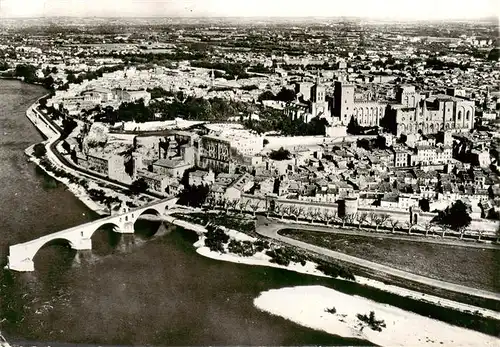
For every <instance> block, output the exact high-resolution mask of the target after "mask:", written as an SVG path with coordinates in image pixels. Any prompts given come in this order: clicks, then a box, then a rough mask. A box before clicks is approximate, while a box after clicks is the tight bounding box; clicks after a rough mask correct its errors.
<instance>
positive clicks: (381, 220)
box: [380, 213, 391, 226]
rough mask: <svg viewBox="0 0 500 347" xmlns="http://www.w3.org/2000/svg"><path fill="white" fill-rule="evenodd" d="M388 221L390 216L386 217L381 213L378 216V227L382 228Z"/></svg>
mask: <svg viewBox="0 0 500 347" xmlns="http://www.w3.org/2000/svg"><path fill="white" fill-rule="evenodd" d="M389 219H391V216H390V215H388V214H387V213H382V214H381V215H380V226H384V225H385V223H386V222H387V221H388V220H389Z"/></svg>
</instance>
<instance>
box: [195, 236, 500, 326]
mask: <svg viewBox="0 0 500 347" xmlns="http://www.w3.org/2000/svg"><path fill="white" fill-rule="evenodd" d="M226 230H227V229H226ZM228 235H229V236H230V237H231V238H233V239H237V240H240V241H244V240H252V239H253V240H255V238H251V237H249V236H248V235H246V234H244V233H241V232H238V231H234V230H231V231H228ZM194 247H195V248H196V252H197V253H198V254H200V255H203V256H205V257H208V258H211V259H215V260H222V261H229V262H233V263H238V264H247V265H258V266H270V267H275V268H281V269H287V270H290V271H295V272H299V273H303V274H308V275H314V276H321V277H329V276H326V275H325V274H323V273H322V272H321V271H319V270H317V269H316V265H317V264H315V263H313V262H310V261H308V262H306V265H305V266H302V265H301V264H300V263H293V262H292V263H290V265H288V266H283V265H278V264H275V263H271V262H270V259H271V258H270V257H269V256H268V255H266V254H265V252H260V253H256V254H255V255H254V256H252V257H243V256H240V255H237V254H233V253H219V252H213V251H211V250H210V249H209V248H208V247H206V246H205V238H204V237H203V236H201V237H200V239H199V240H198V241H197V242H196V243H195V244H194ZM226 252H227V247H226ZM355 277H356V282H357V283H359V284H362V285H366V286H370V287H373V288H377V289H380V290H383V291H385V292H389V293H392V294H396V295H399V296H402V297H408V298H412V299H415V300H419V301H423V302H429V303H432V304H434V305H438V306H441V307H445V308H451V309H454V310H458V311H461V312H469V313H472V312H476V311H477V312H479V313H480V314H482V315H483V316H485V317H490V318H494V319H498V320H500V312H496V311H493V310H488V309H484V308H481V307H477V306H473V305H468V304H464V303H460V302H456V301H453V300H449V299H444V298H441V297H438V296H434V295H428V294H424V293H420V292H417V291H414V290H410V289H406V288H402V287H398V286H395V285H390V284H385V283H383V282H380V281H376V280H372V279H369V278H365V277H360V276H355ZM339 279H340V278H339Z"/></svg>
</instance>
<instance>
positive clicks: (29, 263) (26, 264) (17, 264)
mask: <svg viewBox="0 0 500 347" xmlns="http://www.w3.org/2000/svg"><path fill="white" fill-rule="evenodd" d="M7 258H8V265H7V266H5V268H7V269H9V270H14V271H19V272H29V271H35V263H34V262H33V259H30V258H26V259H21V260H18V259H12V258H11V256H8V257H7Z"/></svg>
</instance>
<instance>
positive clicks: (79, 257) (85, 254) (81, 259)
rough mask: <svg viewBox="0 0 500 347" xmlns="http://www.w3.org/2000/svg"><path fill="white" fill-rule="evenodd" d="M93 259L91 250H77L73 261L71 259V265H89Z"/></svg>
mask: <svg viewBox="0 0 500 347" xmlns="http://www.w3.org/2000/svg"><path fill="white" fill-rule="evenodd" d="M94 257H95V256H94V255H93V254H92V250H90V249H84V250H78V251H77V252H76V254H75V259H73V263H74V265H76V266H79V265H82V264H89V263H91V262H92V260H93V259H94Z"/></svg>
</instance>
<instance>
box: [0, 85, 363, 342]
mask: <svg viewBox="0 0 500 347" xmlns="http://www.w3.org/2000/svg"><path fill="white" fill-rule="evenodd" d="M45 92H46V91H45V90H44V89H43V88H41V87H37V86H33V85H28V84H24V83H21V82H19V81H11V80H0V182H2V183H1V184H0V232H1V235H2V237H1V238H0V259H1V262H2V266H3V265H4V264H5V263H6V257H7V254H8V245H9V244H15V243H18V242H23V241H27V240H30V239H32V238H35V237H38V236H41V235H44V234H47V233H51V232H55V231H58V230H61V229H64V228H67V227H70V226H74V225H78V224H80V223H83V222H86V221H89V220H92V219H94V218H97V217H96V216H95V214H94V213H92V211H90V210H89V209H88V208H86V206H84V205H83V204H82V203H81V202H80V201H79V200H78V199H76V198H75V197H74V196H73V195H72V194H71V193H70V192H69V191H67V190H66V189H65V187H64V185H62V184H57V185H56V184H55V183H54V181H53V180H52V179H50V178H49V177H47V176H46V175H44V174H43V173H42V172H40V170H39V169H37V168H36V166H35V165H34V164H32V163H29V162H28V161H27V157H26V155H25V154H24V150H25V148H27V147H28V146H30V145H32V144H34V143H36V142H39V141H41V140H42V136H41V135H40V134H39V133H38V131H37V130H36V129H35V128H34V126H33V125H32V124H31V123H30V122H29V120H28V119H27V118H26V117H25V115H24V113H25V110H26V109H27V108H28V106H29V105H30V104H31V103H32V102H33V101H35V100H36V99H37V98H38V97H40V96H42V95H43V94H44V93H45ZM157 227H158V225H154V224H148V223H146V222H144V223H142V224H140V225H137V226H136V228H137V229H141V230H140V231H142V232H143V234H145V233H146V234H147V232H148V231H150V230H156V228H157ZM144 231H145V232H144ZM96 235H97V236H96V237H95V238H93V244H95V251H94V255H92V257H91V259H90V261H87V263H86V265H80V266H76V265H75V261H74V260H73V261H72V260H71V257H72V256H73V254H72V253H71V252H69V251H68V250H67V249H66V248H63V247H61V246H58V245H53V246H50V247H46V248H43V249H42V250H41V251H40V252H39V254H38V255H37V256H36V257H35V264H36V268H37V271H36V272H35V273H32V274H19V273H13V272H10V271H6V270H5V271H1V275H0V281H1V283H0V284H1V289H0V330H1V331H2V332H3V334H4V335H5V336H6V337H8V339H9V340H11V341H16V342H17V344H26V345H27V344H30V345H31V344H33V343H32V342H30V343H27V342H23V341H38V343H37V344H41V345H43V344H45V343H44V342H45V341H47V342H48V341H50V342H60V343H75V342H77V343H86V344H120V345H132V344H142V345H144V344H154V345H200V344H203V345H206V344H212V345H213V344H224V345H241V344H246V345H248V344H253V345H255V344H259V345H262V344H265V345H284V344H329V345H330V344H346V343H349V344H352V343H354V342H355V341H349V340H346V339H342V338H339V337H335V336H331V335H328V334H326V333H322V332H317V331H313V330H310V329H307V328H304V327H301V326H299V325H296V324H294V323H291V322H289V321H286V320H284V319H282V318H279V317H274V316H271V315H269V314H267V313H263V312H260V311H259V310H257V309H255V308H254V307H253V304H252V302H253V299H254V298H255V297H256V296H258V294H259V293H260V292H261V291H263V290H268V289H273V288H280V287H283V286H289V285H300V284H321V283H324V282H325V280H324V279H318V278H314V277H311V276H305V275H299V274H296V273H293V272H288V271H284V270H279V269H273V268H265V267H252V266H245V265H238V264H233V263H225V262H218V261H214V260H212V259H207V258H204V257H202V256H200V255H198V254H197V253H196V252H195V250H194V247H193V246H192V244H193V242H195V241H196V235H194V234H192V233H190V232H187V231H183V230H180V229H174V230H172V231H171V232H170V233H168V234H166V235H165V236H162V237H156V238H154V239H151V240H148V242H140V241H141V240H143V238H144V237H145V236H144V235H143V236H142V238H141V237H139V236H136V240H135V241H136V242H135V245H134V246H132V247H128V248H126V250H125V251H124V250H123V247H122V248H120V251H117V249H116V248H115V249H113V247H112V246H114V245H115V244H116V243H118V244H122V243H123V240H122V243H120V242H119V241H120V240H116V237H110V236H109V235H110V232H109V230H102V231H99V232H98V233H96ZM290 304H291V305H293V304H294V303H290ZM40 341H41V342H40ZM51 345H54V343H51Z"/></svg>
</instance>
